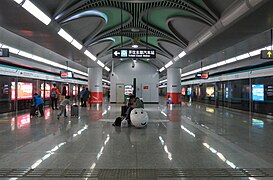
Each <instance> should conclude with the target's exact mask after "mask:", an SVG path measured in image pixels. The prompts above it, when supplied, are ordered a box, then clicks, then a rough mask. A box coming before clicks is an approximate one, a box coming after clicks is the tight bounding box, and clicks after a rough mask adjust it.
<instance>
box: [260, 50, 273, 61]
mask: <svg viewBox="0 0 273 180" xmlns="http://www.w3.org/2000/svg"><path fill="white" fill-rule="evenodd" d="M261 59H273V50H262V51H261Z"/></svg>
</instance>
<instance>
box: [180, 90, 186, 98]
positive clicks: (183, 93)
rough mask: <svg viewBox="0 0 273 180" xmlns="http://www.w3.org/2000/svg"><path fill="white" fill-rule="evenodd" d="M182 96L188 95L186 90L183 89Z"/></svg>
mask: <svg viewBox="0 0 273 180" xmlns="http://www.w3.org/2000/svg"><path fill="white" fill-rule="evenodd" d="M181 94H182V95H183V96H185V95H186V88H182V89H181Z"/></svg>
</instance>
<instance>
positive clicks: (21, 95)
mask: <svg viewBox="0 0 273 180" xmlns="http://www.w3.org/2000/svg"><path fill="white" fill-rule="evenodd" d="M17 91H18V96H17V99H18V100H22V99H32V92H33V85H32V83H29V82H18V87H17ZM11 99H12V100H15V82H12V83H11Z"/></svg>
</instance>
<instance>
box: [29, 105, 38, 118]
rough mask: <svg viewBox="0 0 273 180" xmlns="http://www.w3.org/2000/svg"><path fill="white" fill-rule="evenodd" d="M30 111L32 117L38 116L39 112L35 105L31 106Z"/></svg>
mask: <svg viewBox="0 0 273 180" xmlns="http://www.w3.org/2000/svg"><path fill="white" fill-rule="evenodd" d="M29 110H30V117H34V116H38V111H37V109H36V107H35V106H34V105H31V106H30V108H29Z"/></svg>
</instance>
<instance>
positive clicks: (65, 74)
mask: <svg viewBox="0 0 273 180" xmlns="http://www.w3.org/2000/svg"><path fill="white" fill-rule="evenodd" d="M60 77H61V78H64V79H65V78H67V79H70V78H73V72H71V71H61V72H60Z"/></svg>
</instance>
